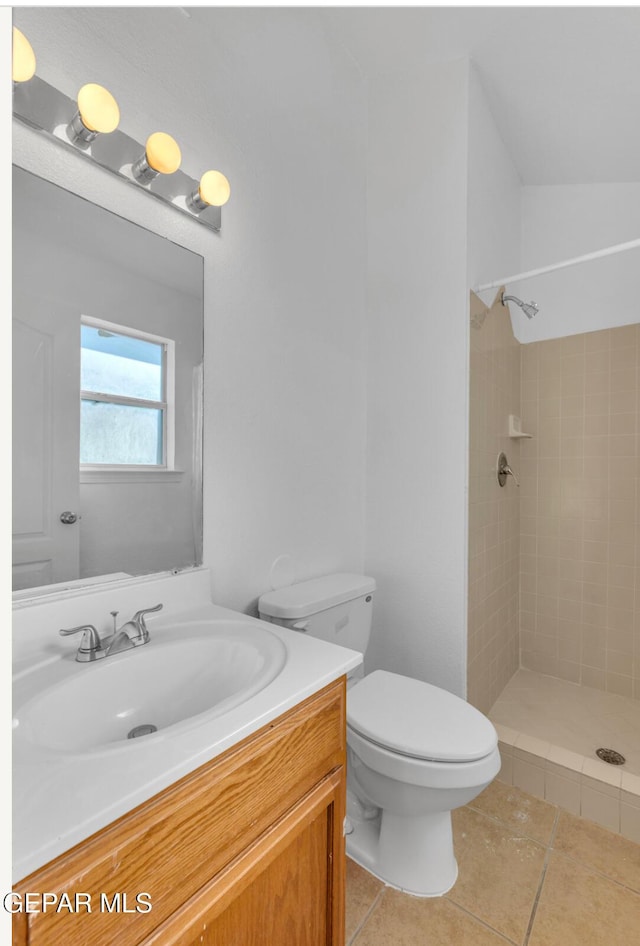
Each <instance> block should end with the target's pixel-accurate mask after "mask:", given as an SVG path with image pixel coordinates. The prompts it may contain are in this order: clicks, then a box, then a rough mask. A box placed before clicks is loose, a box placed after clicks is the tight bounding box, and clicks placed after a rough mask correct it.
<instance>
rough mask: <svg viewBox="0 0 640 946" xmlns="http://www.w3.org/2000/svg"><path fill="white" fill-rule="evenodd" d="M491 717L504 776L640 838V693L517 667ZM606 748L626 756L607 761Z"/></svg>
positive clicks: (554, 800) (512, 783)
mask: <svg viewBox="0 0 640 946" xmlns="http://www.w3.org/2000/svg"><path fill="white" fill-rule="evenodd" d="M489 718H490V719H491V721H492V722H493V724H494V725H495V727H496V729H497V730H498V735H499V738H500V753H501V755H502V763H503V764H502V769H501V772H500V775H499V776H498V778H499V779H500V780H501V781H503V782H507V783H508V784H511V785H516V786H517V787H518V788H521V789H523V790H524V791H526V792H530V793H531V794H532V795H536V796H537V797H538V798H544V799H546V800H547V801H550V802H552V803H553V804H554V805H560V806H561V807H562V808H566V809H567V810H568V811H571V812H573V813H574V814H576V815H581V816H582V817H584V818H588V819H589V820H590V821H595V822H596V823H598V824H601V825H603V826H604V827H606V828H608V829H609V830H610V831H617V832H618V833H620V834H623V835H624V836H625V837H629V838H631V839H632V840H634V841H637V842H640V701H638V700H631V699H627V698H626V697H622V696H616V695H615V694H613V693H605V692H604V691H602V690H596V689H593V688H591V687H583V686H578V685H577V684H575V683H568V682H567V681H565V680H559V679H558V678H556V677H549V676H545V675H544V674H542V673H536V672H534V671H532V670H518V671H517V672H516V673H515V674H514V676H513V677H512V678H511V680H510V681H509V683H508V684H507V686H506V687H505V689H504V690H503V692H502V693H501V695H500V696H499V697H498V699H497V700H496V702H495V703H494V704H493V707H492V708H491V710H490V712H489ZM601 748H605V749H613V750H615V752H617V753H620V754H621V755H622V756H624V758H625V763H624V764H623V765H612V764H609V763H607V762H603V761H601V760H600V759H599V758H598V756H597V755H596V750H597V749H601Z"/></svg>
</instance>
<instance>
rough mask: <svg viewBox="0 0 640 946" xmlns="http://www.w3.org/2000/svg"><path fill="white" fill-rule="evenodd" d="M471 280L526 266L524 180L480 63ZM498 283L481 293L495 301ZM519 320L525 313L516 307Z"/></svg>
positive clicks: (474, 106) (473, 139) (472, 133)
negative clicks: (491, 101)
mask: <svg viewBox="0 0 640 946" xmlns="http://www.w3.org/2000/svg"><path fill="white" fill-rule="evenodd" d="M468 175H469V178H468V179H469V184H468V187H469V190H468V230H467V254H468V256H467V273H468V277H467V278H468V283H469V286H471V287H473V286H478V285H481V284H482V283H484V282H490V281H493V279H494V278H496V277H499V276H500V275H501V274H503V273H504V274H505V275H508V274H509V273H510V272H517V271H518V267H519V266H520V234H521V220H520V217H521V192H522V191H521V188H522V185H521V181H520V177H519V175H518V172H517V170H516V167H515V165H514V163H513V160H512V158H511V155H510V154H509V152H508V151H507V148H506V146H505V144H504V141H503V140H502V137H501V136H500V133H499V131H498V127H497V125H496V123H495V119H494V117H493V115H492V113H491V110H490V108H489V104H488V102H487V98H486V96H485V93H484V90H483V88H482V84H481V82H480V80H479V78H478V74H477V72H476V70H475V68H473V67H472V68H471V69H470V71H469V167H468ZM497 292H498V289H491V290H489V291H487V292H483V293H480V297H481V298H482V300H483V302H485V303H486V304H487V305H489V306H490V305H491V303H492V302H493V300H494V298H495V296H496V293H497ZM512 318H513V321H514V323H515V322H516V319H517V318H522V319H524V318H525V316H523V315H522V313H521V312H520V309H518V308H517V307H516V312H515V313H513V312H512Z"/></svg>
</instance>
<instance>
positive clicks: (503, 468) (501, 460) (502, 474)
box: [496, 453, 520, 486]
mask: <svg viewBox="0 0 640 946" xmlns="http://www.w3.org/2000/svg"><path fill="white" fill-rule="evenodd" d="M496 473H497V476H498V483H499V484H500V486H504V484H505V483H506V482H507V476H512V477H513V478H514V480H515V483H516V486H520V483H519V482H518V477H517V476H516V474H515V473H514V472H513V470H512V469H511V467H510V466H509V461H508V460H507V457H506V454H504V453H501V454H499V456H498V464H497V467H496Z"/></svg>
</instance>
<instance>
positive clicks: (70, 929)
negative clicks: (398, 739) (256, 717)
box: [13, 677, 346, 946]
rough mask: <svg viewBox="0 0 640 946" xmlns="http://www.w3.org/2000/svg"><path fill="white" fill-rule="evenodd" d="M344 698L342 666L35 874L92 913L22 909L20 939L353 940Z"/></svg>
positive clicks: (279, 943) (37, 942)
mask: <svg viewBox="0 0 640 946" xmlns="http://www.w3.org/2000/svg"><path fill="white" fill-rule="evenodd" d="M345 701H346V690H345V680H344V677H343V678H341V679H340V680H338V681H337V682H335V683H333V684H331V685H329V686H328V687H326V688H325V689H323V690H321V691H319V692H318V693H316V694H315V695H314V696H312V697H310V698H309V699H307V700H305V701H304V702H303V703H300V704H299V705H298V706H296V707H294V708H293V709H292V710H290V711H288V712H286V713H284V714H283V715H282V716H280V717H278V718H277V719H275V720H274V721H273V722H272V723H269V724H268V725H267V726H265V727H264V728H263V729H261V730H260V731H259V732H257V733H255V734H253V735H252V736H249V737H248V738H247V739H245V740H243V741H242V742H241V743H239V744H238V745H236V746H234V747H233V748H231V749H229V750H227V751H226V752H224V753H223V754H222V755H221V756H218V757H217V758H216V759H213V760H212V761H211V762H209V763H207V764H206V765H203V766H202V767H201V768H199V769H197V770H196V771H194V772H192V773H190V774H189V775H187V776H185V777H184V778H182V779H181V780H180V781H178V782H176V783H175V784H174V785H172V786H170V787H169V788H168V789H165V790H164V791H162V792H161V793H160V794H158V795H156V796H155V797H153V798H151V799H150V800H149V801H148V802H146V803H145V804H143V805H140V806H139V807H138V808H136V809H134V810H133V811H131V812H129V813H127V814H126V815H124V816H123V817H122V818H120V819H119V820H118V821H116V822H114V823H113V824H111V825H109V826H108V827H106V828H105V829H103V830H102V831H100V832H98V833H97V834H95V835H93V836H92V837H90V838H88V839H87V840H86V841H83V842H82V843H81V844H78V845H77V846H76V847H74V848H73V849H72V850H70V851H68V852H66V853H65V854H63V855H62V856H60V857H59V858H57V859H56V860H54V861H52V862H51V863H49V864H47V865H46V866H45V867H43V868H41V869H40V870H38V871H36V872H35V873H33V874H31V875H30V876H29V877H27V878H25V879H24V880H23V881H21V882H20V883H19V884H18V885H17V886H16V887H15V890H16V892H17V893H19V894H22V895H24V894H25V893H26V892H27V891H31V892H38V893H43V892H47V893H56V894H57V895H58V896H60V895H61V894H62V893H67V894H68V895H69V897H70V899H71V901H72V902H73V898H74V896H75V894H77V893H87V894H89V895H90V898H91V900H90V905H91V912H87V911H86V910H82V909H81V910H80V911H79V912H77V913H76V912H74V913H70V912H69V911H68V910H66V909H65V910H63V911H61V912H58V913H56V912H49V911H48V912H46V913H42V912H41V913H29V914H27V913H19V914H16V915H15V917H14V921H15V922H14V935H13V944H14V946H60V944H62V943H64V944H65V946H113V944H116V943H117V944H118V946H344V870H345V846H344V837H343V823H344V815H345V792H346V787H345V780H346V765H345V752H346V722H345ZM116 893H119V894H120V897H119V899H118V900H114V895H115V894H116ZM143 893H144V894H147V895H148V896H147V897H146V898H145V897H142V898H140V896H139V895H141V894H143ZM102 895H104V897H102ZM125 895H126V897H125ZM101 897H102V909H101ZM136 897H138V901H137V900H136ZM105 898H106V899H105ZM149 901H150V902H151V909H150V910H148V903H149ZM114 903H115V904H116V905H117V906H118V907H119V911H118V912H116V910H114V912H109V911H108V909H107V907H108V906H112V907H113V904H114ZM125 908H126V911H127V912H125ZM138 911H139V912H138Z"/></svg>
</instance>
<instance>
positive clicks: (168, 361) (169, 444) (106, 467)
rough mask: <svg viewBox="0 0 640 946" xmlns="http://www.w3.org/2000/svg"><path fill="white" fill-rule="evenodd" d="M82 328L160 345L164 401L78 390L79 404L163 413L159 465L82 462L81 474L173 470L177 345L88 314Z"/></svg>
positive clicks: (162, 471) (84, 317)
mask: <svg viewBox="0 0 640 946" xmlns="http://www.w3.org/2000/svg"><path fill="white" fill-rule="evenodd" d="M80 322H81V324H82V325H89V326H91V328H102V329H105V331H107V332H114V333H115V334H117V335H127V336H128V337H129V338H139V339H141V340H142V341H145V342H153V343H155V344H156V345H161V346H162V358H163V366H162V367H163V378H164V392H163V393H164V399H163V400H161V401H150V400H146V399H144V398H135V397H123V396H122V395H119V394H104V393H102V392H99V391H85V390H83V389H81V390H80V401H81V402H82V401H104V402H106V403H109V404H127V405H131V406H133V407H148V408H154V409H156V410H159V411H161V412H162V447H163V462H162V463H149V464H147V463H128V464H124V463H81V464H80V471H81V472H82V473H89V474H91V473H92V472H96V473H127V474H129V473H132V474H135V473H144V474H148V473H166V472H172V471H174V470H175V414H176V410H175V407H176V392H175V387H176V384H175V367H176V366H175V359H176V355H175V348H176V343H175V341H174V340H173V339H172V338H165V337H164V336H162V335H153V334H152V333H151V332H143V331H141V330H140V329H137V328H132V327H131V326H130V325H120V324H118V323H117V322H108V321H106V319H96V318H93V317H92V316H89V315H83V316H81V318H80Z"/></svg>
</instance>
